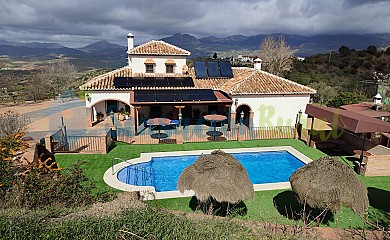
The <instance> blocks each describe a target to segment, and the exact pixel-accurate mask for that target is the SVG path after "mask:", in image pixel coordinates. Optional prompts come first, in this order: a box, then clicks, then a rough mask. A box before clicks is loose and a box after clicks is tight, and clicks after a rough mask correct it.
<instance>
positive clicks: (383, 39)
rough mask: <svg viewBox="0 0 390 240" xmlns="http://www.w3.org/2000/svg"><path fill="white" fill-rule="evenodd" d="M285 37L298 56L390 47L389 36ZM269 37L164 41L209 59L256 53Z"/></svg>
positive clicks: (178, 37)
mask: <svg viewBox="0 0 390 240" xmlns="http://www.w3.org/2000/svg"><path fill="white" fill-rule="evenodd" d="M271 35H272V36H273V37H274V38H278V37H279V36H280V35H281V34H280V33H275V34H271ZM283 35H284V36H285V38H286V42H287V43H288V44H289V45H291V46H292V47H293V48H295V49H298V51H299V52H298V55H300V56H309V55H312V54H317V53H324V52H330V51H337V50H338V49H339V47H340V46H343V45H345V46H348V47H349V48H351V49H356V50H362V49H366V48H367V47H368V46H369V45H374V46H377V47H388V46H390V34H389V33H383V34H364V35H358V34H341V35H316V36H311V37H306V36H299V35H292V34H283ZM267 36H268V35H266V34H258V35H254V36H243V35H233V36H228V37H223V38H218V37H214V36H210V37H206V38H200V39H197V38H195V37H194V36H191V35H189V34H181V33H176V34H174V35H173V36H170V37H166V38H162V39H161V40H163V41H166V42H169V43H171V44H174V45H177V46H179V47H181V48H184V49H186V50H189V51H191V52H192V56H194V55H195V56H210V55H211V54H213V53H214V52H227V53H228V52H230V51H240V50H241V51H256V50H258V49H259V47H260V44H261V43H262V42H263V40H264V39H265V38H266V37H267Z"/></svg>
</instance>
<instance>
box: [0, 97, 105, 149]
mask: <svg viewBox="0 0 390 240" xmlns="http://www.w3.org/2000/svg"><path fill="white" fill-rule="evenodd" d="M8 110H11V111H14V112H18V113H20V114H24V115H25V116H28V117H29V118H30V119H31V124H30V125H29V129H28V133H27V135H28V136H31V137H32V138H34V139H35V140H36V141H39V140H40V139H41V138H43V137H44V136H45V135H46V134H47V133H49V132H50V133H54V132H55V131H57V130H58V129H59V126H60V125H61V118H63V120H64V123H65V125H66V126H67V133H68V135H95V136H96V135H100V134H101V133H103V132H105V131H106V129H107V130H108V127H109V123H108V121H107V124H105V122H103V123H102V124H99V125H100V126H97V127H93V128H87V127H86V120H85V118H86V112H85V103H84V101H83V100H80V99H75V100H71V101H67V102H60V101H57V100H52V101H47V102H41V103H28V104H23V105H16V106H10V107H2V108H0V113H3V112H6V111H8Z"/></svg>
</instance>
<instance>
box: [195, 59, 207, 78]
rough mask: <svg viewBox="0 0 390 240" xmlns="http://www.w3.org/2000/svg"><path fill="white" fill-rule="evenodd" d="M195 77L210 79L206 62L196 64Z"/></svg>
mask: <svg viewBox="0 0 390 240" xmlns="http://www.w3.org/2000/svg"><path fill="white" fill-rule="evenodd" d="M194 68H195V76H196V78H208V74H207V68H206V63H205V62H195V63H194Z"/></svg>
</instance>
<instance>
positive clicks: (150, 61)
mask: <svg viewBox="0 0 390 240" xmlns="http://www.w3.org/2000/svg"><path fill="white" fill-rule="evenodd" d="M144 64H156V62H155V61H154V60H153V59H151V58H148V59H146V60H145V62H144Z"/></svg>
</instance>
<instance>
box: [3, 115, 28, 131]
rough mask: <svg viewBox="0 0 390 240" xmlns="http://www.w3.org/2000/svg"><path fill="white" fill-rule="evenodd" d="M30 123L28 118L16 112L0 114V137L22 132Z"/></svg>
mask: <svg viewBox="0 0 390 240" xmlns="http://www.w3.org/2000/svg"><path fill="white" fill-rule="evenodd" d="M30 122H31V120H30V118H28V117H26V116H24V115H21V114H19V113H17V112H13V111H7V112H5V113H3V114H0V136H6V135H10V134H18V133H20V132H24V131H25V130H27V127H28V125H29V124H30Z"/></svg>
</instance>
